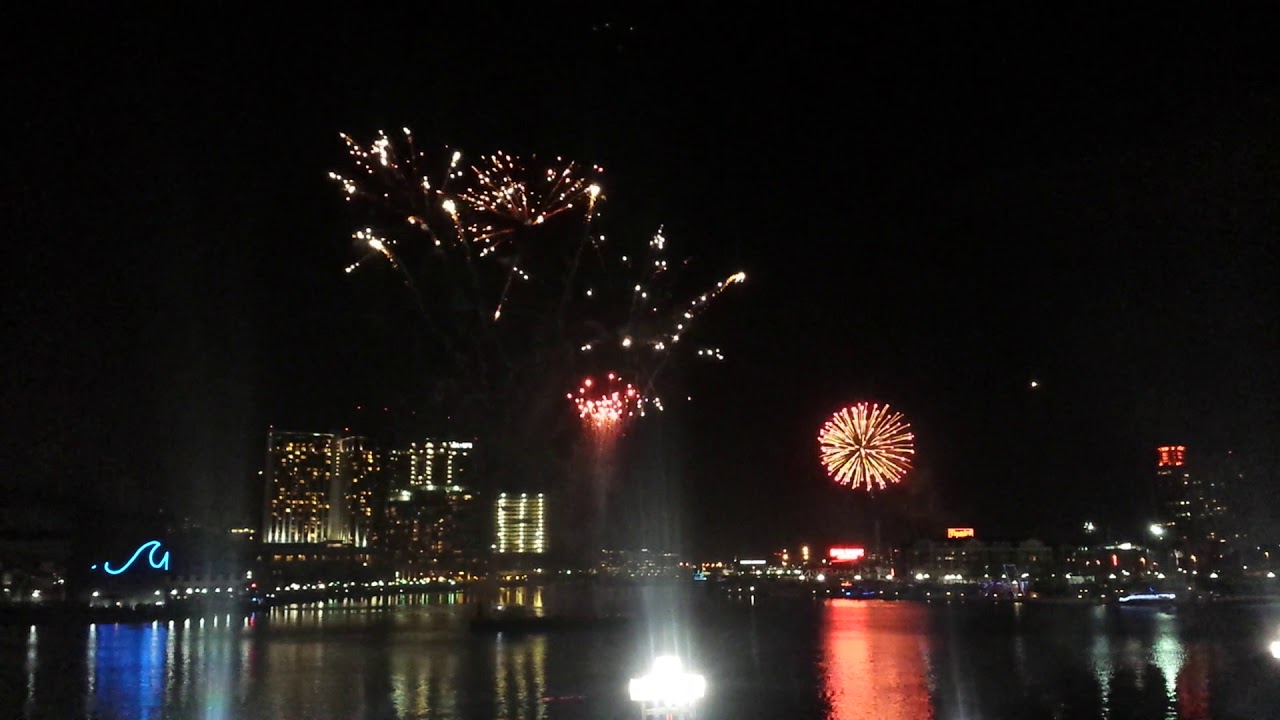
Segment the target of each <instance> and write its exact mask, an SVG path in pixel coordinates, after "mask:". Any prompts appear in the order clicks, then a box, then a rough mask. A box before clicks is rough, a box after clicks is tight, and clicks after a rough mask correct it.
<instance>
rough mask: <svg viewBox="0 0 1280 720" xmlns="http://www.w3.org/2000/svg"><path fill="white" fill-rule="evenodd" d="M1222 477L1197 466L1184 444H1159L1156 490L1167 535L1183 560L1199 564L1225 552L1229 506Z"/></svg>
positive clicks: (1168, 540)
mask: <svg viewBox="0 0 1280 720" xmlns="http://www.w3.org/2000/svg"><path fill="white" fill-rule="evenodd" d="M1221 485H1222V481H1221V479H1220V477H1218V476H1216V475H1215V474H1214V473H1210V472H1207V468H1198V469H1195V470H1193V469H1192V467H1191V465H1190V463H1189V462H1188V459H1187V448H1186V446H1183V445H1163V446H1160V447H1158V448H1156V492H1157V494H1158V496H1159V505H1160V508H1161V513H1162V517H1161V518H1160V524H1161V525H1163V526H1164V528H1165V532H1164V537H1165V538H1167V542H1168V543H1170V544H1171V545H1172V548H1173V551H1174V553H1175V556H1176V557H1177V558H1178V559H1179V562H1180V564H1184V565H1197V564H1200V563H1202V562H1204V561H1205V560H1207V559H1209V558H1214V557H1219V556H1221V555H1222V554H1223V552H1224V547H1223V546H1224V544H1225V538H1224V534H1225V530H1226V528H1225V527H1224V524H1225V519H1226V512H1227V508H1226V505H1225V503H1224V502H1223V501H1222V497H1223V490H1224V488H1223V487H1221Z"/></svg>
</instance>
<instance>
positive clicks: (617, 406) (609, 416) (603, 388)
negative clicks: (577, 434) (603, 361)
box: [567, 373, 646, 433]
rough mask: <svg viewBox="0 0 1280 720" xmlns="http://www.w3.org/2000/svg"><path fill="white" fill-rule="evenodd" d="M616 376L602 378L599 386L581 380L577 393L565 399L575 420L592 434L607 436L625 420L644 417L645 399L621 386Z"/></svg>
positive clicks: (628, 386) (627, 387)
mask: <svg viewBox="0 0 1280 720" xmlns="http://www.w3.org/2000/svg"><path fill="white" fill-rule="evenodd" d="M619 384H620V381H619V379H618V375H617V374H616V373H609V374H608V375H607V376H605V381H604V382H603V383H596V382H595V380H593V379H592V378H584V379H583V381H582V384H581V385H580V386H579V387H578V392H577V394H576V395H575V394H574V393H569V394H568V396H567V397H568V398H569V400H570V401H571V402H573V406H574V408H575V409H576V410H577V411H578V417H580V418H582V419H583V420H584V421H586V423H587V425H588V426H590V427H591V428H592V429H593V430H595V431H596V432H603V433H608V432H612V431H614V430H616V429H618V428H619V427H620V426H621V425H622V424H623V423H624V422H626V421H627V419H628V418H632V417H635V416H637V415H640V416H643V415H644V405H645V402H646V401H645V398H644V396H643V395H641V394H640V391H639V390H637V389H636V388H635V386H633V385H631V383H625V384H622V385H621V387H619Z"/></svg>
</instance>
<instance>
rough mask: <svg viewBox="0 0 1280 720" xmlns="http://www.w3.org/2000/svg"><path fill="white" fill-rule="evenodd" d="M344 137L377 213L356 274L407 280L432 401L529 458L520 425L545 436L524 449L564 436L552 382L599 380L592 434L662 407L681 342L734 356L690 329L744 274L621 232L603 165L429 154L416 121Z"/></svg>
mask: <svg viewBox="0 0 1280 720" xmlns="http://www.w3.org/2000/svg"><path fill="white" fill-rule="evenodd" d="M342 139H343V141H344V142H345V143H346V146H347V151H348V154H349V159H350V162H349V164H348V167H347V168H345V169H343V170H341V171H339V172H332V173H330V174H329V176H330V178H331V180H332V181H333V182H334V183H335V184H336V185H337V186H338V188H339V190H340V191H341V194H342V196H343V198H344V199H345V200H346V201H349V202H351V203H352V204H353V205H354V206H356V207H357V208H358V209H359V211H360V212H362V213H364V214H365V215H367V216H368V217H367V218H362V221H361V225H360V226H359V227H360V229H359V230H357V231H356V232H354V233H353V234H352V239H353V241H354V246H355V248H356V250H357V252H358V255H357V257H356V259H355V262H353V263H351V264H350V265H349V266H348V267H347V268H346V269H347V272H348V273H353V274H354V273H356V272H357V271H360V272H364V271H365V270H369V269H374V268H375V267H376V268H380V269H389V270H391V271H392V272H393V273H394V274H395V275H396V276H398V278H399V280H400V281H401V282H402V283H403V284H404V286H405V287H406V288H407V289H408V291H409V293H410V295H411V296H412V298H413V300H414V303H415V305H416V308H415V309H416V310H418V311H419V313H420V314H421V317H422V319H423V321H424V322H423V326H424V329H425V330H426V331H427V332H428V333H429V334H430V335H431V339H432V340H434V341H435V342H434V347H430V348H429V350H430V351H431V352H432V353H433V356H432V358H431V360H430V362H432V363H433V368H432V369H433V372H432V373H431V375H432V377H436V378H439V380H438V381H435V382H433V383H432V384H433V390H432V392H433V393H440V394H438V395H433V400H432V402H436V403H438V404H439V405H440V409H441V410H442V411H443V412H445V413H447V414H450V415H453V416H455V417H460V418H463V419H461V420H460V422H461V423H465V424H466V425H468V426H469V427H470V428H472V429H473V431H474V432H477V433H481V432H483V433H487V434H489V435H490V436H492V437H501V438H503V440H502V442H504V443H509V444H510V445H511V446H512V448H513V452H512V454H513V455H515V456H519V457H520V458H524V457H526V456H527V455H528V453H517V452H515V451H514V448H515V447H516V444H517V441H516V440H510V439H509V438H511V437H513V436H516V435H518V434H521V433H523V434H527V435H529V436H530V437H533V436H536V438H537V439H530V440H527V441H525V440H520V441H519V442H525V443H526V444H525V447H529V446H535V447H543V448H545V447H549V446H550V444H549V443H547V442H545V438H544V437H543V435H544V434H545V433H548V432H551V430H550V428H552V427H554V426H555V423H554V422H553V421H552V419H550V418H547V417H543V416H541V413H543V412H545V410H544V407H546V406H547V404H546V403H545V399H546V397H547V396H546V395H545V394H543V389H545V388H548V387H555V388H557V390H556V391H555V392H563V391H564V389H565V388H570V389H572V388H574V387H575V386H574V385H570V383H573V381H574V378H580V377H582V376H583V375H594V377H595V378H596V380H595V381H594V382H593V383H592V384H591V385H587V384H586V383H581V384H580V386H577V390H578V392H577V393H576V394H575V393H573V392H569V399H570V401H571V402H573V404H574V408H575V410H576V411H577V412H578V414H579V416H580V418H581V420H583V421H584V422H583V425H584V426H585V427H586V428H588V429H590V430H591V432H593V433H596V434H599V433H607V432H618V431H619V429H620V428H622V427H625V425H626V423H627V422H628V421H629V420H630V419H631V418H633V417H639V416H643V415H644V414H645V411H646V410H661V409H662V403H661V399H660V385H659V384H658V378H659V376H661V375H662V374H663V372H664V370H665V369H666V368H667V367H669V366H670V365H671V364H672V363H673V358H675V357H676V356H677V355H678V352H677V350H678V349H680V348H688V351H689V352H688V355H689V356H690V357H695V358H697V359H703V360H713V361H716V360H723V359H724V358H725V355H724V353H723V352H722V351H721V350H720V349H719V348H716V347H698V346H696V345H694V344H693V342H692V336H691V335H690V332H691V329H692V328H693V326H694V325H695V324H699V323H701V322H702V320H701V318H702V316H703V314H704V313H705V312H706V311H707V310H708V309H709V308H710V307H711V306H712V305H713V304H715V302H716V299H717V298H718V297H720V296H721V295H722V294H724V293H725V292H726V291H728V290H729V289H730V288H731V287H732V286H734V285H736V284H738V283H741V282H743V281H744V280H745V278H746V276H745V274H743V273H741V272H736V273H733V274H730V275H728V276H727V277H726V276H724V275H720V274H719V273H716V274H715V275H712V276H711V277H712V278H714V277H717V276H718V277H721V278H724V279H722V280H719V281H718V282H714V281H709V280H708V279H707V277H706V276H705V275H701V273H699V276H693V275H692V274H691V272H692V270H691V267H690V266H691V262H690V260H688V259H669V258H668V243H667V240H666V238H665V237H664V236H663V234H662V231H661V229H659V231H658V232H657V233H656V234H654V235H653V236H652V237H651V238H649V240H648V242H647V243H644V242H643V241H642V242H640V243H634V244H633V243H630V242H628V243H625V244H623V243H614V242H609V241H607V240H606V237H605V235H604V234H602V233H601V232H600V231H599V230H598V229H597V228H596V227H595V224H596V220H597V216H598V212H599V210H600V208H601V207H602V204H603V200H604V192H603V190H602V185H601V182H600V175H601V173H602V172H603V170H602V169H601V168H600V167H598V166H594V165H582V164H579V163H574V162H571V161H567V160H564V159H562V158H552V159H550V160H549V161H548V160H546V159H544V158H542V157H530V158H528V159H527V161H526V160H522V159H521V158H519V157H516V156H513V155H509V154H507V153H503V152H497V153H493V154H488V155H481V156H475V157H472V158H466V157H464V156H463V154H462V153H461V152H460V151H457V150H454V149H451V148H445V149H444V150H443V151H442V152H430V153H428V152H424V151H423V150H421V149H420V148H419V146H418V145H416V144H415V141H414V136H413V134H412V133H411V132H410V131H409V130H408V128H405V129H404V131H403V135H401V134H400V133H395V134H392V135H388V134H387V133H384V132H379V133H378V134H377V135H376V136H375V137H374V138H373V139H372V141H371V142H369V143H367V144H366V143H363V142H358V141H356V140H354V139H353V138H351V137H350V136H347V135H342ZM704 283H706V284H705V285H704ZM605 370H612V371H614V372H613V373H612V376H611V377H606V375H605V373H604V371H605ZM620 378H626V381H627V382H624V381H623V380H621V379H620ZM628 382H629V384H628ZM552 397H553V398H554V393H553V395H552ZM552 405H553V406H556V407H557V410H560V411H562V410H563V408H562V406H558V404H556V403H553V404H552ZM459 408H461V409H459ZM535 416H537V418H536V419H534V417H535ZM562 417H563V416H562ZM521 437H523V435H521ZM519 462H524V460H523V459H521V460H519Z"/></svg>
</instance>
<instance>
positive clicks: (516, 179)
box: [458, 153, 602, 256]
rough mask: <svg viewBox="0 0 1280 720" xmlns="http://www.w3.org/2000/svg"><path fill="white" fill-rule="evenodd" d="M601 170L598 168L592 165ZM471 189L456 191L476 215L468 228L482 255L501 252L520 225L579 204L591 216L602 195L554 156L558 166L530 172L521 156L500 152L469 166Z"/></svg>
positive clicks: (533, 223) (529, 224)
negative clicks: (506, 239)
mask: <svg viewBox="0 0 1280 720" xmlns="http://www.w3.org/2000/svg"><path fill="white" fill-rule="evenodd" d="M590 170H591V171H592V172H593V173H600V172H602V169H601V168H600V167H599V166H592V167H591V168H590ZM471 175H472V177H471V179H472V182H471V184H470V187H468V188H466V189H465V190H463V191H462V192H461V193H460V194H459V195H458V200H459V201H460V202H462V203H464V204H465V205H466V206H467V208H468V209H469V210H470V211H471V214H472V215H474V217H475V221H474V222H472V223H470V224H468V225H466V226H464V228H463V229H464V230H465V233H466V235H467V239H468V240H469V241H470V242H472V243H476V244H479V245H480V246H481V250H480V254H481V256H484V255H487V254H489V253H491V252H494V251H495V250H497V249H498V248H499V247H500V246H501V245H502V242H503V240H504V239H505V237H506V236H507V235H510V234H511V233H513V232H515V231H516V230H517V229H518V228H520V227H532V226H536V225H542V224H543V223H545V222H546V221H548V220H550V219H551V218H553V217H555V216H557V215H560V214H561V213H565V212H568V211H570V210H573V209H574V208H575V207H582V208H584V209H585V214H586V216H587V218H588V219H590V218H591V217H592V216H593V215H594V214H595V207H596V202H597V200H599V198H600V197H601V190H600V185H598V184H597V183H595V182H593V181H592V180H591V179H589V178H587V177H584V176H583V175H582V173H581V171H580V168H579V166H578V164H577V163H574V162H565V161H564V160H563V159H562V158H556V161H555V164H554V165H551V166H548V167H545V168H542V169H541V170H539V171H530V170H528V169H526V167H525V165H524V163H523V162H521V160H520V159H519V158H515V157H512V156H511V155H507V154H505V153H496V154H494V155H489V156H488V157H486V158H483V159H482V162H481V163H480V164H478V165H474V166H472V167H471Z"/></svg>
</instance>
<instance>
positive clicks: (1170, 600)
mask: <svg viewBox="0 0 1280 720" xmlns="http://www.w3.org/2000/svg"><path fill="white" fill-rule="evenodd" d="M1177 603H1178V596H1177V595H1176V594H1175V593H1171V592H1157V591H1154V590H1148V591H1145V592H1130V593H1124V594H1121V595H1117V596H1116V597H1115V604H1116V605H1117V606H1118V607H1126V608H1155V609H1158V610H1162V611H1165V612H1173V611H1174V610H1176V609H1177Z"/></svg>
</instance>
